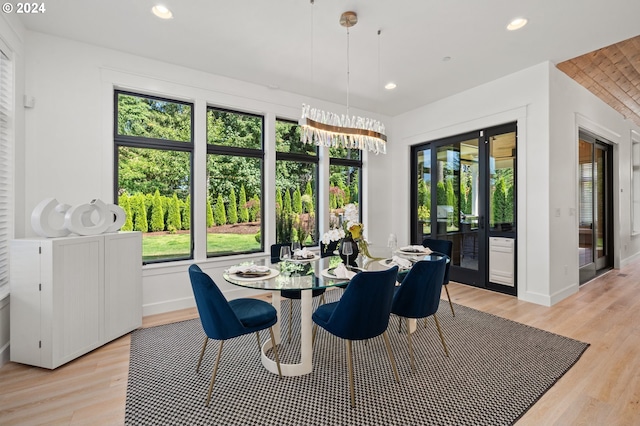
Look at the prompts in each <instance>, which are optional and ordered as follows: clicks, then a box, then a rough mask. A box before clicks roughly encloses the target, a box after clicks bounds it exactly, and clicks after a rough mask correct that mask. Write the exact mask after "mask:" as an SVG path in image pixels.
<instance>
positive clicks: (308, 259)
mask: <svg viewBox="0 0 640 426" xmlns="http://www.w3.org/2000/svg"><path fill="white" fill-rule="evenodd" d="M287 260H288V261H289V262H294V263H310V262H315V261H316V260H320V256H318V255H317V254H316V255H314V256H313V257H300V258H296V257H291V258H290V259H287Z"/></svg>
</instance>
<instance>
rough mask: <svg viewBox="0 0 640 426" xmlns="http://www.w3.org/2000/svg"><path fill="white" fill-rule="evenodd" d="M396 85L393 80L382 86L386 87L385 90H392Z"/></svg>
mask: <svg viewBox="0 0 640 426" xmlns="http://www.w3.org/2000/svg"><path fill="white" fill-rule="evenodd" d="M396 87H398V85H397V84H395V83H394V82H393V81H390V82H389V83H387V84H385V85H384V88H385V89H387V90H393V89H395V88H396Z"/></svg>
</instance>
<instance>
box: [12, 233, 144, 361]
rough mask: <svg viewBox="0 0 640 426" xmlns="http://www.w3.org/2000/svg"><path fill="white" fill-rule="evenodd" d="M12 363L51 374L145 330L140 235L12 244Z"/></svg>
mask: <svg viewBox="0 0 640 426" xmlns="http://www.w3.org/2000/svg"><path fill="white" fill-rule="evenodd" d="M10 257H11V261H10V262H11V263H10V283H11V299H10V333H11V334H10V339H11V342H10V353H11V355H10V357H11V361H15V362H19V363H23V364H29V365H35V366H38V367H44V368H51V369H52V368H56V367H58V366H60V365H62V364H64V363H66V362H69V361H71V360H73V359H75V358H77V357H79V356H80V355H83V354H85V353H87V352H89V351H91V350H93V349H95V348H97V347H99V346H101V345H103V344H105V343H107V342H109V341H111V340H113V339H115V338H117V337H119V336H122V335H123V334H126V333H128V332H130V331H131V330H134V329H136V328H138V327H139V326H140V325H141V324H142V235H141V234H140V233H139V232H119V233H110V234H101V235H96V236H77V237H75V236H71V237H64V238H41V239H20V240H12V241H11V242H10Z"/></svg>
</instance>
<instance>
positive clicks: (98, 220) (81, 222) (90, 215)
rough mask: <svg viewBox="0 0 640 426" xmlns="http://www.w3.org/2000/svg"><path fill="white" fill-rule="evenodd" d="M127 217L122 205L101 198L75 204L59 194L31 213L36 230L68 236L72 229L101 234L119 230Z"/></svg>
mask: <svg viewBox="0 0 640 426" xmlns="http://www.w3.org/2000/svg"><path fill="white" fill-rule="evenodd" d="M125 220H126V213H125V212H124V210H122V208H121V207H120V206H117V205H115V204H105V203H104V202H103V201H101V200H99V199H95V200H91V202H89V203H88V204H80V205H77V206H73V207H71V206H70V205H68V204H61V203H59V202H58V200H56V199H55V198H46V199H44V200H42V201H41V202H40V203H39V204H38V205H37V206H36V208H35V209H34V210H33V212H32V213H31V226H32V227H33V230H34V231H35V232H36V233H37V234H38V235H41V236H43V237H47V238H54V237H65V236H67V235H69V234H70V233H74V234H78V235H98V234H102V233H105V232H117V231H118V230H119V229H120V228H121V227H122V225H123V224H124V222H125ZM55 222H59V223H61V225H56V223H55Z"/></svg>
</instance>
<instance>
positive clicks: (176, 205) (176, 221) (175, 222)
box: [167, 193, 182, 232]
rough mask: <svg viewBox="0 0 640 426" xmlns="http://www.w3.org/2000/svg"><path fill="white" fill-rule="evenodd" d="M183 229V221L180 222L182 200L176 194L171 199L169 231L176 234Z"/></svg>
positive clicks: (168, 219) (168, 215) (168, 217)
mask: <svg viewBox="0 0 640 426" xmlns="http://www.w3.org/2000/svg"><path fill="white" fill-rule="evenodd" d="M179 229H182V221H181V220H180V200H178V194H176V193H174V194H173V198H170V202H169V212H168V213H167V230H168V231H171V232H175V231H177V230H179Z"/></svg>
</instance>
